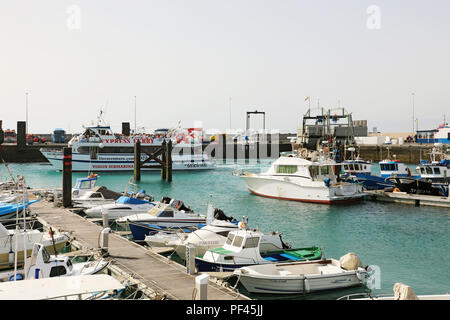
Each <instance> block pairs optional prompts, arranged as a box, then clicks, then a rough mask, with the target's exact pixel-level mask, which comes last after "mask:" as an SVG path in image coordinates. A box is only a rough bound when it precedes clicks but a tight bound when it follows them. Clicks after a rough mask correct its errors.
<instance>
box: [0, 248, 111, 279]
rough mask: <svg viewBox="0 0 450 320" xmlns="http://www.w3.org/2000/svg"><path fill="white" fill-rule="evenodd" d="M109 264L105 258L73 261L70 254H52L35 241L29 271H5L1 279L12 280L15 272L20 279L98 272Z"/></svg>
mask: <svg viewBox="0 0 450 320" xmlns="http://www.w3.org/2000/svg"><path fill="white" fill-rule="evenodd" d="M108 264H109V262H108V261H106V260H104V259H99V260H97V261H87V262H77V263H72V261H71V259H70V258H69V257H68V256H64V255H59V256H58V255H50V253H49V252H48V251H47V249H45V246H44V245H43V244H42V243H35V244H34V247H33V251H32V253H31V257H30V258H28V261H27V271H25V270H24V269H22V270H18V271H8V272H3V273H1V274H0V281H2V280H3V281H11V280H13V279H14V274H16V279H18V280H19V279H39V278H51V277H69V276H79V275H90V274H97V273H100V272H102V271H104V270H105V268H106V267H107V266H108ZM25 273H26V275H27V276H26V277H25Z"/></svg>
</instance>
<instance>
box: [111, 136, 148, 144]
mask: <svg viewBox="0 0 450 320" xmlns="http://www.w3.org/2000/svg"><path fill="white" fill-rule="evenodd" d="M137 141H140V142H141V143H147V144H153V138H151V137H146V138H122V139H103V142H104V143H133V144H135V143H136V142H137Z"/></svg>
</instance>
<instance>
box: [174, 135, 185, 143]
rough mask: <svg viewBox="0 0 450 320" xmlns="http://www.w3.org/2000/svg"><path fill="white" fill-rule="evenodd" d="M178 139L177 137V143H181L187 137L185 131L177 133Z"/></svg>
mask: <svg viewBox="0 0 450 320" xmlns="http://www.w3.org/2000/svg"><path fill="white" fill-rule="evenodd" d="M176 139H177V143H180V142H181V141H183V140H184V139H185V136H184V133H179V134H177V136H176Z"/></svg>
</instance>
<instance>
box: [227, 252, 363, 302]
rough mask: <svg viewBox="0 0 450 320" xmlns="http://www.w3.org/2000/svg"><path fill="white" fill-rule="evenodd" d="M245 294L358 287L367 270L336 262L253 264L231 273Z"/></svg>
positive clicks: (287, 292) (302, 291)
mask: <svg viewBox="0 0 450 320" xmlns="http://www.w3.org/2000/svg"><path fill="white" fill-rule="evenodd" d="M233 274H234V275H236V276H238V279H239V281H240V283H242V285H243V286H244V287H245V289H246V290H247V291H248V292H251V293H259V294H261V293H262V294H299V293H310V292H317V291H324V290H333V289H343V288H348V287H355V286H360V285H362V284H363V281H364V279H365V277H366V275H367V270H366V268H363V267H358V268H356V269H354V270H347V269H344V268H343V267H342V266H341V264H340V262H339V261H338V260H335V259H323V260H319V261H307V262H291V263H272V264H264V265H254V266H248V267H243V268H240V269H237V270H235V271H234V272H233Z"/></svg>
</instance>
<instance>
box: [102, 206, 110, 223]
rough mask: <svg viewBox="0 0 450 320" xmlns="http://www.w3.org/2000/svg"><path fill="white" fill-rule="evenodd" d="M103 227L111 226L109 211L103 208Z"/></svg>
mask: <svg viewBox="0 0 450 320" xmlns="http://www.w3.org/2000/svg"><path fill="white" fill-rule="evenodd" d="M102 219H103V228H108V227H109V215H108V212H107V211H105V210H104V209H103V208H102Z"/></svg>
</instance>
